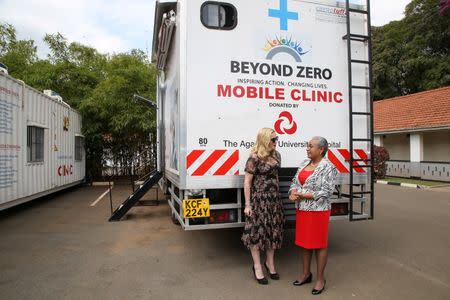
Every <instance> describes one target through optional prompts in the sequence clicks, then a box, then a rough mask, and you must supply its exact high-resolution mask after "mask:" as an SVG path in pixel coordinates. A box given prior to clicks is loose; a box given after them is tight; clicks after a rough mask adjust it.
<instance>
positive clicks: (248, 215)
mask: <svg viewBox="0 0 450 300" xmlns="http://www.w3.org/2000/svg"><path fill="white" fill-rule="evenodd" d="M244 214H245V215H246V216H247V217H251V216H252V208H251V207H250V206H245V209H244Z"/></svg>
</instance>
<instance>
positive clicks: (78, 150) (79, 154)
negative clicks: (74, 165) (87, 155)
mask: <svg viewBox="0 0 450 300" xmlns="http://www.w3.org/2000/svg"><path fill="white" fill-rule="evenodd" d="M75 160H76V161H80V160H83V138H82V137H81V136H76V137H75Z"/></svg>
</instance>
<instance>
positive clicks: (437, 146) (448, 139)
mask: <svg viewBox="0 0 450 300" xmlns="http://www.w3.org/2000/svg"><path fill="white" fill-rule="evenodd" d="M423 145H424V146H423V147H424V156H423V160H424V161H438V162H450V130H446V131H436V132H427V133H424V134H423Z"/></svg>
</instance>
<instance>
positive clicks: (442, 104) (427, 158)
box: [374, 87, 450, 182]
mask: <svg viewBox="0 0 450 300" xmlns="http://www.w3.org/2000/svg"><path fill="white" fill-rule="evenodd" d="M374 123H375V124H374V126H375V144H376V145H378V146H383V147H385V148H386V149H387V150H388V151H389V154H390V161H389V162H388V166H387V175H389V176H399V177H412V178H422V179H428V180H439V181H449V182H450V87H444V88H439V89H435V90H431V91H426V92H421V93H416V94H411V95H407V96H402V97H395V98H391V99H385V100H381V101H377V102H375V103H374Z"/></svg>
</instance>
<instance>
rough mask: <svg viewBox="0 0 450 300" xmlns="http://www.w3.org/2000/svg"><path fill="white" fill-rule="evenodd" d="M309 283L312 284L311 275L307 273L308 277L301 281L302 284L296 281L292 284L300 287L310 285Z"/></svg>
mask: <svg viewBox="0 0 450 300" xmlns="http://www.w3.org/2000/svg"><path fill="white" fill-rule="evenodd" d="M311 282H312V273H309V276H308V277H306V279H305V280H303V281H302V282H300V281H298V280H296V281H294V282H293V283H292V284H293V285H295V286H301V285H304V284H306V283H311Z"/></svg>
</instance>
